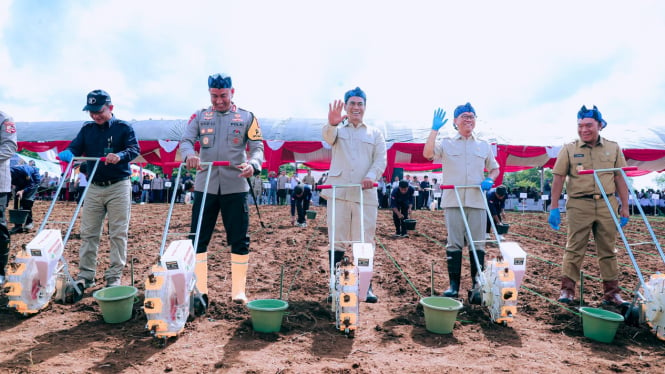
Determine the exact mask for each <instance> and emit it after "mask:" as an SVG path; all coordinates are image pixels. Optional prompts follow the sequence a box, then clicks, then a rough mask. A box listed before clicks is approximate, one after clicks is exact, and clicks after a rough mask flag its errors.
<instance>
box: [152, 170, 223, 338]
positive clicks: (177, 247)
mask: <svg viewBox="0 0 665 374" xmlns="http://www.w3.org/2000/svg"><path fill="white" fill-rule="evenodd" d="M183 165H184V164H181V163H166V166H172V167H176V166H177V167H178V177H177V178H176V181H175V185H176V186H178V184H179V183H180V177H181V175H182V168H183ZM213 166H214V167H218V166H229V162H228V161H214V162H201V167H208V168H211V167H213ZM211 174H212V173H207V174H206V180H205V186H204V190H203V198H202V201H201V209H200V210H199V213H198V214H199V217H198V224H197V226H196V231H195V232H194V233H193V234H194V243H192V241H191V239H189V238H186V239H181V240H173V241H171V243H170V244H169V246H168V248H166V242H167V239H168V237H169V235H180V236H182V235H188V236H189V235H190V234H191V233H189V232H187V233H171V232H169V231H170V230H169V226H170V223H171V216H172V214H173V208H174V206H175V200H176V194H175V193H174V194H173V196H172V197H171V201H170V204H169V211H168V215H167V218H166V223H165V225H164V232H163V235H162V242H161V245H160V248H159V257H158V258H157V263H156V264H155V265H153V267H152V272H151V274H150V275H149V276H148V279H146V281H145V299H144V301H143V309H144V311H145V314H146V317H147V319H148V321H147V323H146V329H148V330H149V331H150V333H151V334H152V335H153V336H154V337H155V338H160V339H164V342H165V341H166V339H168V338H170V337H175V336H177V335H178V334H179V333H180V332H181V331H182V330H183V328H184V327H185V323H186V322H187V321H188V320H190V318H191V319H193V318H194V317H197V316H200V315H203V314H204V313H205V311H206V309H207V307H208V299H207V292H208V291H207V289H208V280H207V253H199V254H197V253H196V246H197V244H198V241H199V232H200V229H201V220H202V217H203V207H204V206H205V199H206V192H207V191H208V184H209V182H210V175H211ZM199 262H203V263H202V264H201V265H200V266H199V268H203V269H205V270H201V271H200V274H199V272H197V271H196V269H197V263H199Z"/></svg>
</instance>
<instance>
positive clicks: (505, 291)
mask: <svg viewBox="0 0 665 374" xmlns="http://www.w3.org/2000/svg"><path fill="white" fill-rule="evenodd" d="M501 297H502V298H503V300H504V301H517V289H516V288H514V287H506V288H502V289H501Z"/></svg>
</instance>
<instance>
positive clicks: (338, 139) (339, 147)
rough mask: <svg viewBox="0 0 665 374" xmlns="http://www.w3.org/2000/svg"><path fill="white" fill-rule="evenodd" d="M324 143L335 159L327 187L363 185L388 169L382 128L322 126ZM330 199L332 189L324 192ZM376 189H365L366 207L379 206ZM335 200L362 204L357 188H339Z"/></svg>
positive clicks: (349, 125) (374, 179)
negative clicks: (365, 180) (329, 185)
mask: <svg viewBox="0 0 665 374" xmlns="http://www.w3.org/2000/svg"><path fill="white" fill-rule="evenodd" d="M322 133H323V140H324V141H325V142H326V143H328V144H330V145H331V146H332V160H331V162H330V172H329V173H328V180H327V183H328V184H332V185H344V184H360V183H361V182H362V180H363V179H365V178H368V179H371V180H373V181H377V180H378V179H379V178H381V175H383V171H384V170H385V169H386V165H387V157H386V141H385V138H384V136H383V133H381V131H379V129H377V128H374V127H372V126H367V125H366V124H365V123H361V124H360V125H358V126H357V127H355V126H353V125H352V124H351V123H349V122H346V121H345V122H342V123H340V124H339V125H337V126H332V125H330V124H326V125H325V126H323V131H322ZM322 195H324V197H325V198H327V199H330V198H331V197H332V193H331V191H330V190H324V191H323V192H322ZM376 196H377V195H376V188H371V189H367V190H364V194H363V199H364V201H363V202H364V203H365V204H370V205H378V202H377V198H376ZM336 198H337V199H341V200H349V201H359V195H358V190H357V189H355V188H354V189H350V188H340V189H337V191H336Z"/></svg>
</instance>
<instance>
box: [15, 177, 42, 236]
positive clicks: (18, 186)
mask: <svg viewBox="0 0 665 374" xmlns="http://www.w3.org/2000/svg"><path fill="white" fill-rule="evenodd" d="M11 173H12V186H14V194H15V196H16V197H15V199H16V200H20V201H21V204H20V208H21V209H22V210H27V211H28V216H27V218H26V219H25V226H24V225H23V224H15V225H14V227H13V228H12V229H11V230H9V233H10V234H12V235H14V234H18V233H22V232H28V231H30V230H32V228H33V223H32V205H33V204H34V203H35V196H37V188H38V187H39V182H41V180H42V178H41V176H40V175H39V169H37V168H36V167H32V166H30V165H15V166H12V167H11ZM16 200H15V202H14V203H15V204H18V202H17V201H16Z"/></svg>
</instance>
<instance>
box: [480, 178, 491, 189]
mask: <svg viewBox="0 0 665 374" xmlns="http://www.w3.org/2000/svg"><path fill="white" fill-rule="evenodd" d="M493 185H494V181H493V180H492V178H489V177H488V178H485V180H484V181H482V183H480V188H482V189H483V191H489V190H490V188H492V186H493Z"/></svg>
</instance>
